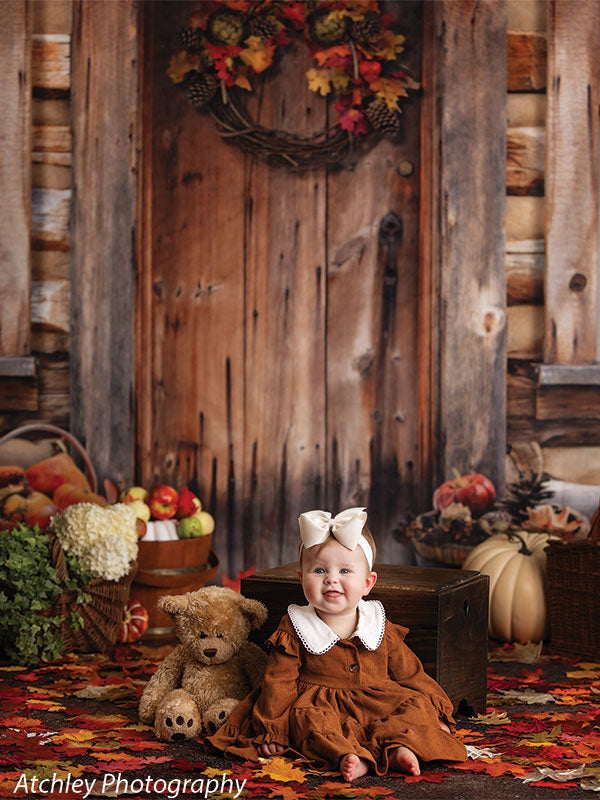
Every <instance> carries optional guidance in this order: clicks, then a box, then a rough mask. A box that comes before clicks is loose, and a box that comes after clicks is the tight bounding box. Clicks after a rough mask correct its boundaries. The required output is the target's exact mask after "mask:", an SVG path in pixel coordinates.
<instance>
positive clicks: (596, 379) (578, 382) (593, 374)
mask: <svg viewBox="0 0 600 800" xmlns="http://www.w3.org/2000/svg"><path fill="white" fill-rule="evenodd" d="M536 374H537V383H538V386H564V385H565V384H566V385H569V386H600V364H540V365H539V366H538V367H537V370H536Z"/></svg>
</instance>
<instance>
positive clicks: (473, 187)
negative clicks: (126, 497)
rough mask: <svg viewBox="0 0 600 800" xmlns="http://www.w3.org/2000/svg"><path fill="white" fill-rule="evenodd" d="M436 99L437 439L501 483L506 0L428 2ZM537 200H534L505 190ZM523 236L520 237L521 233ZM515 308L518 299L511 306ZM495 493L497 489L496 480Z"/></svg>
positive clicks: (454, 456)
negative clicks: (440, 303)
mask: <svg viewBox="0 0 600 800" xmlns="http://www.w3.org/2000/svg"><path fill="white" fill-rule="evenodd" d="M431 5H432V6H433V14H434V19H435V23H436V36H437V39H436V42H437V44H438V46H439V47H440V50H439V51H438V57H439V69H440V70H441V73H442V74H441V79H440V86H446V87H448V86H452V87H453V90H452V91H451V92H449V93H447V94H446V95H445V96H443V97H441V98H439V99H438V98H436V101H438V102H440V103H441V105H442V110H441V119H440V129H441V130H440V131H439V134H438V136H439V140H440V143H439V147H440V169H441V176H440V193H439V194H440V198H441V199H440V200H439V201H438V202H439V204H440V210H439V212H438V213H439V214H440V219H439V224H440V226H441V234H440V246H439V248H438V254H437V258H439V270H440V275H441V277H440V290H441V297H442V298H444V312H443V316H442V318H441V320H440V325H441V331H440V340H441V345H440V362H441V363H440V367H441V373H440V382H441V383H440V394H441V405H442V408H441V424H440V437H441V439H440V440H441V441H442V442H444V453H443V472H444V474H445V475H447V476H450V475H451V474H452V468H453V467H456V468H457V469H459V470H476V471H479V472H483V473H485V474H486V475H489V476H490V477H491V478H492V480H494V482H496V483H497V485H498V486H499V487H502V486H503V482H504V456H505V427H504V425H503V422H502V421H503V420H504V419H505V413H506V389H505V384H506V377H505V364H506V288H505V265H504V261H505V239H504V211H505V180H506V147H505V125H506V82H505V79H504V78H505V75H506V7H505V4H504V3H502V2H493V1H488V2H480V3H475V2H466V1H465V2H438V3H433V4H431ZM509 199H527V200H529V199H536V198H509ZM523 238H524V237H523ZM516 308H518V307H516ZM500 491H502V488H500Z"/></svg>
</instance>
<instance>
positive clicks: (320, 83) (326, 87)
mask: <svg viewBox="0 0 600 800" xmlns="http://www.w3.org/2000/svg"><path fill="white" fill-rule="evenodd" d="M306 77H307V78H308V88H309V89H310V90H311V92H319V94H322V95H323V97H325V95H327V94H329V92H330V91H331V85H330V83H329V70H327V69H309V70H308V71H307V73H306Z"/></svg>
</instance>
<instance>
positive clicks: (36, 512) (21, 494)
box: [1, 484, 58, 531]
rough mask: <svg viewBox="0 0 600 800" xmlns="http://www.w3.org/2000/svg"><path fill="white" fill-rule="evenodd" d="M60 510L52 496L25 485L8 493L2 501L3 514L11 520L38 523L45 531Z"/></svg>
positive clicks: (31, 524)
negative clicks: (32, 489)
mask: <svg viewBox="0 0 600 800" xmlns="http://www.w3.org/2000/svg"><path fill="white" fill-rule="evenodd" d="M57 512H58V507H57V506H56V505H55V504H54V503H53V502H52V498H50V497H48V496H47V495H45V494H43V493H42V492H36V491H31V490H30V489H29V487H28V486H27V485H26V484H25V486H24V487H23V488H22V489H20V490H18V491H16V492H12V493H11V494H9V495H7V496H6V497H5V498H4V499H3V500H2V503H1V514H2V516H3V517H4V518H5V519H7V520H9V521H10V522H25V523H26V524H27V525H30V526H33V525H37V526H38V527H39V528H40V530H42V531H44V530H46V528H47V527H48V525H49V524H50V520H51V518H52V517H53V516H54V514H56V513H57Z"/></svg>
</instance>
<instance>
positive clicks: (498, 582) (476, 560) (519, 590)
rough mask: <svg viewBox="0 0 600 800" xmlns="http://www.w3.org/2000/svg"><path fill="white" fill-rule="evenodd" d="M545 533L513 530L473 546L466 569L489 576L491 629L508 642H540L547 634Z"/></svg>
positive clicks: (493, 635) (492, 634)
mask: <svg viewBox="0 0 600 800" xmlns="http://www.w3.org/2000/svg"><path fill="white" fill-rule="evenodd" d="M550 538H555V537H550V536H548V534H546V533H530V532H528V531H514V532H513V531H511V532H508V533H500V534H498V535H497V536H490V538H489V539H486V540H485V541H484V542H482V543H481V544H478V545H477V546H476V547H474V548H473V550H472V551H471V553H470V554H469V555H468V556H467V559H466V561H465V562H464V563H463V565H462V568H463V569H470V570H477V571H478V572H482V573H483V574H484V575H489V577H490V616H489V631H490V636H491V637H492V638H494V639H501V640H503V641H505V642H519V643H520V644H526V643H527V642H530V641H531V642H539V641H541V640H542V639H544V638H546V637H547V635H548V613H547V607H546V591H545V579H546V553H545V552H544V548H545V547H546V545H547V544H548V540H549V539H550Z"/></svg>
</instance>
